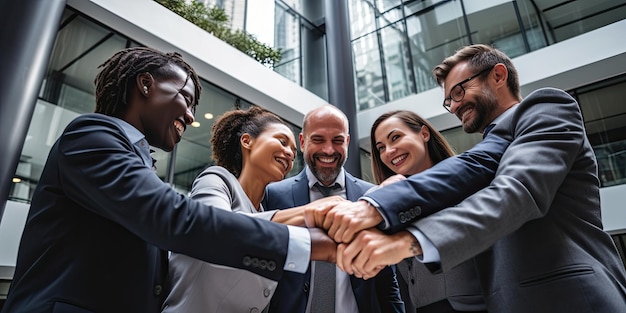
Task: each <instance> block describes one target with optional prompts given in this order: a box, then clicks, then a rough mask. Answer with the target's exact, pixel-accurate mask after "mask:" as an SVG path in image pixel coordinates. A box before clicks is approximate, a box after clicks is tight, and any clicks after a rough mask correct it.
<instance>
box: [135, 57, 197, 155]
mask: <svg viewBox="0 0 626 313" xmlns="http://www.w3.org/2000/svg"><path fill="white" fill-rule="evenodd" d="M168 66H170V67H171V68H170V70H171V72H172V73H173V75H172V77H171V78H161V79H157V78H154V77H153V76H152V75H150V74H147V73H146V74H141V75H140V77H139V78H138V80H139V81H140V84H143V86H146V88H141V89H140V92H143V96H144V97H143V98H142V99H144V101H143V103H142V104H141V106H140V107H139V108H137V107H136V108H135V110H136V114H137V115H138V116H135V120H136V124H138V125H136V127H137V128H138V129H139V130H140V131H141V132H142V133H143V134H144V135H145V136H146V139H147V140H148V142H149V143H150V145H152V146H155V147H158V148H161V149H163V150H165V151H172V149H174V145H176V144H177V143H178V142H179V141H180V139H181V137H182V135H183V132H184V131H185V129H186V127H187V125H189V124H191V123H192V122H193V121H194V116H193V112H192V111H193V105H194V103H195V85H194V83H193V81H192V80H191V79H190V78H189V76H188V75H187V73H186V72H185V71H184V70H183V69H182V68H180V67H178V66H175V65H168ZM142 75H143V76H142ZM143 86H142V87H143Z"/></svg>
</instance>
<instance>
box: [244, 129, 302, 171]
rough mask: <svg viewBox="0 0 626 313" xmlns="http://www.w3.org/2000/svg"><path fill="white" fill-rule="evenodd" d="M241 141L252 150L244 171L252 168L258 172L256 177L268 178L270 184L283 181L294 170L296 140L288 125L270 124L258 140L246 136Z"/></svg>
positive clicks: (245, 162)
mask: <svg viewBox="0 0 626 313" xmlns="http://www.w3.org/2000/svg"><path fill="white" fill-rule="evenodd" d="M241 141H242V145H243V148H244V149H245V148H248V149H249V150H250V153H249V156H248V157H247V159H246V160H244V162H243V169H242V171H246V170H247V167H248V166H250V167H251V168H254V169H256V170H257V171H258V173H257V174H255V175H254V176H257V177H262V178H267V179H268V181H267V183H270V182H275V181H279V180H282V179H283V178H285V175H287V173H289V171H291V169H292V168H293V160H294V158H295V155H296V140H295V138H294V136H293V132H292V131H291V130H290V129H289V127H287V126H286V125H284V124H280V123H274V124H270V125H268V126H267V128H265V130H264V131H262V132H261V133H260V134H259V135H258V136H257V137H256V138H251V137H250V136H249V135H248V134H244V135H243V136H242V138H241Z"/></svg>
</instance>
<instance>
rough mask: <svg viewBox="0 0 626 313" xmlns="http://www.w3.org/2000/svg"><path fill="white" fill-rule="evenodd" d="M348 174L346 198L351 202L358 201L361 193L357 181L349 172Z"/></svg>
mask: <svg viewBox="0 0 626 313" xmlns="http://www.w3.org/2000/svg"><path fill="white" fill-rule="evenodd" d="M345 173H346V198H347V199H348V200H350V201H356V200H358V199H359V197H360V196H361V194H360V193H359V190H358V189H359V188H358V187H357V185H356V184H357V182H356V179H354V177H353V176H352V175H350V174H348V172H345Z"/></svg>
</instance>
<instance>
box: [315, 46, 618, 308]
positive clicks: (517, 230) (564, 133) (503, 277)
mask: <svg viewBox="0 0 626 313" xmlns="http://www.w3.org/2000/svg"><path fill="white" fill-rule="evenodd" d="M433 72H434V74H435V77H436V79H437V82H438V83H439V84H440V85H441V86H443V87H444V92H445V99H444V102H443V105H444V107H445V108H446V109H448V110H449V111H450V112H451V113H452V114H454V115H456V116H457V117H458V118H459V119H460V120H461V124H462V126H463V129H464V130H465V131H466V132H468V133H472V132H483V133H488V132H489V130H490V129H491V128H492V125H495V127H493V130H491V132H490V133H489V136H487V137H486V139H485V140H483V143H484V142H485V141H487V140H489V138H490V137H492V134H494V133H496V134H500V136H502V137H503V138H507V139H510V140H511V144H510V145H509V146H508V148H507V149H506V151H505V153H504V155H503V156H502V158H501V159H500V161H499V162H500V164H499V167H498V169H497V172H496V173H495V178H494V179H493V180H492V181H491V183H490V184H489V185H488V186H487V187H486V188H484V189H482V190H480V191H478V192H476V193H474V194H473V195H470V196H469V197H467V198H465V199H464V200H463V201H461V202H460V203H458V204H457V203H455V204H456V205H455V204H452V205H448V206H447V207H443V206H442V207H437V206H441V205H443V204H445V203H446V201H447V202H450V201H452V200H450V199H449V198H455V197H456V196H458V195H459V194H466V193H467V192H468V190H472V188H475V187H476V185H481V184H482V182H483V181H482V179H483V178H484V177H483V176H485V175H487V174H486V173H471V172H470V171H468V169H467V167H464V166H460V167H458V168H457V173H456V174H453V175H449V176H447V177H446V176H445V173H446V170H449V169H446V168H445V167H440V166H439V164H438V165H436V166H434V167H433V168H432V169H430V170H427V171H424V172H422V173H420V174H417V175H413V176H411V177H409V178H408V179H406V180H403V181H400V182H397V183H394V184H391V185H388V186H385V187H382V188H380V189H378V190H375V191H373V192H371V193H369V194H367V195H366V197H363V198H361V200H359V201H358V202H355V203H346V204H340V205H338V206H336V207H334V208H332V209H330V210H326V209H319V210H311V211H309V212H307V217H306V220H307V223H308V225H313V224H317V225H320V226H323V227H324V228H326V229H328V230H329V234H330V236H331V237H333V238H334V239H335V241H337V242H343V243H344V244H341V245H340V246H339V247H338V252H337V264H338V265H339V266H340V267H341V268H342V269H344V270H346V271H348V273H355V275H357V276H359V275H362V276H365V277H370V276H371V275H373V273H375V272H376V270H377V269H378V267H379V266H380V265H387V264H394V263H398V262H399V261H401V260H402V259H403V258H406V257H411V256H417V257H418V259H419V260H420V261H422V262H425V263H427V265H428V266H429V267H430V268H431V269H432V270H433V271H438V270H442V271H447V270H449V269H451V268H453V267H455V266H456V265H458V264H460V263H462V262H464V261H467V260H470V259H473V260H474V263H475V265H476V270H477V272H478V275H479V278H480V282H481V285H482V288H483V292H484V295H485V301H486V303H487V310H488V311H489V312H491V313H499V312H502V313H505V312H506V313H518V312H519V313H525V312H534V313H537V312H539V313H554V312H567V313H572V312H580V313H583V312H626V273H625V271H624V266H623V263H622V262H621V261H620V258H619V254H618V252H617V249H616V247H615V244H614V242H613V240H612V239H611V237H610V236H609V235H608V234H607V233H606V232H604V231H603V230H602V221H601V217H600V196H599V180H598V177H597V163H596V159H595V156H594V154H593V150H592V148H591V145H590V144H589V142H588V140H587V137H586V134H585V129H584V124H583V120H582V115H581V112H580V108H579V106H578V104H577V103H576V101H575V100H574V99H573V98H572V97H571V96H570V95H569V94H567V93H566V92H564V91H562V90H558V89H554V88H543V89H539V90H537V91H535V92H533V93H531V94H530V95H528V96H527V97H526V98H524V99H523V100H522V98H521V96H520V86H519V79H518V76H517V71H516V69H515V67H514V66H513V63H512V62H511V59H510V58H509V57H507V56H506V55H505V54H504V53H502V52H500V51H499V50H497V49H494V48H492V47H489V46H486V45H472V46H467V47H464V48H462V49H460V50H459V51H458V52H457V53H456V54H454V55H453V56H451V57H448V58H446V59H445V60H444V61H443V62H442V63H441V64H440V65H438V66H436V67H435V69H434V71H433ZM480 145H481V144H480V143H479V144H478V145H477V146H480ZM474 149H476V147H474ZM451 159H455V158H451ZM441 163H444V162H441ZM441 163H440V164H441ZM444 166H445V163H444ZM457 176H464V177H465V176H468V177H474V179H475V183H473V184H472V183H471V180H462V179H459V178H458V177H457ZM481 187H484V186H481ZM433 203H434V204H433ZM376 225H378V227H379V228H382V229H383V230H387V231H389V232H396V231H399V230H408V231H409V232H410V233H411V234H412V235H414V236H415V240H414V241H413V242H411V244H410V245H407V244H400V243H398V242H397V241H396V242H393V241H385V240H384V238H389V237H380V238H379V237H376V236H375V235H373V234H372V233H369V232H367V231H361V230H363V229H367V228H370V227H373V226H376ZM359 231H360V232H359ZM405 233H406V232H405ZM364 234H365V235H364Z"/></svg>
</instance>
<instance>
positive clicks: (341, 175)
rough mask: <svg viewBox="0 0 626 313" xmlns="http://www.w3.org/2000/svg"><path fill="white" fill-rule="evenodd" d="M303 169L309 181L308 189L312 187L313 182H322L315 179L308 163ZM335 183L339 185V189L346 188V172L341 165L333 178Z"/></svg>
mask: <svg viewBox="0 0 626 313" xmlns="http://www.w3.org/2000/svg"><path fill="white" fill-rule="evenodd" d="M304 171H305V172H306V178H307V180H308V181H309V189H311V188H312V187H313V185H315V183H317V182H319V183H320V184H322V183H321V182H320V181H319V180H318V179H317V177H315V175H313V172H312V171H311V169H310V168H309V166H308V165H307V166H306V168H305V170H304ZM335 184H339V186H341V189H345V188H346V173H345V171H344V169H343V167H341V171H340V172H339V175H337V178H335ZM331 185H332V184H331Z"/></svg>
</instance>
